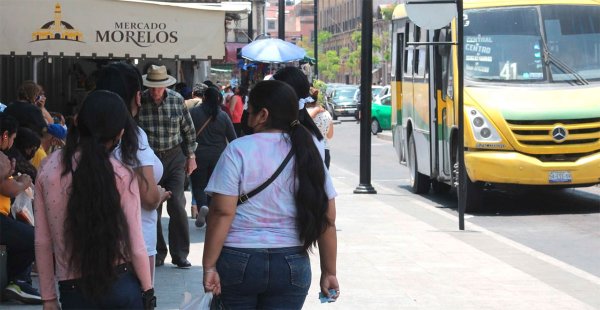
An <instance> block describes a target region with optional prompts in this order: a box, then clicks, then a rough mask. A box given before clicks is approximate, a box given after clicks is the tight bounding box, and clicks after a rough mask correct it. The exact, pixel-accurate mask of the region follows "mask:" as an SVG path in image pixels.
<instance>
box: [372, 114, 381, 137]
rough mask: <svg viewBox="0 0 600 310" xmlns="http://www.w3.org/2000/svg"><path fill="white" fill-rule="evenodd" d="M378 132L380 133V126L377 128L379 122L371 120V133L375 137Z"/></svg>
mask: <svg viewBox="0 0 600 310" xmlns="http://www.w3.org/2000/svg"><path fill="white" fill-rule="evenodd" d="M378 132H381V126H379V121H378V120H377V119H376V118H374V119H372V120H371V133H372V134H373V135H374V136H376V135H377V133H378Z"/></svg>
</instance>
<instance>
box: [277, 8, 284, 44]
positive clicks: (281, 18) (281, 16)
mask: <svg viewBox="0 0 600 310" xmlns="http://www.w3.org/2000/svg"><path fill="white" fill-rule="evenodd" d="M277 9H278V11H279V14H278V15H279V16H278V18H277V21H278V22H279V27H278V31H279V35H278V38H280V39H282V40H283V41H285V0H279V6H278V7H277Z"/></svg>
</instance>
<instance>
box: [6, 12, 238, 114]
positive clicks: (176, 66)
mask: <svg viewBox="0 0 600 310" xmlns="http://www.w3.org/2000/svg"><path fill="white" fill-rule="evenodd" d="M249 9H250V2H222V3H210V4H208V3H170V2H169V3H167V2H151V1H138V0H85V1H81V0H59V1H58V2H57V1H56V0H2V1H0V25H1V27H0V42H2V44H0V74H1V75H0V102H4V103H7V102H10V101H13V100H15V99H16V89H17V88H18V86H19V84H20V83H21V82H22V81H24V80H28V79H30V80H35V81H36V82H38V84H40V85H42V86H43V87H44V88H45V92H46V95H47V97H48V108H49V109H50V110H54V111H59V112H63V113H67V114H68V113H69V112H70V110H71V109H72V107H73V106H74V105H76V104H78V103H79V102H80V101H81V99H82V98H83V96H85V93H86V91H87V90H89V88H91V87H93V77H94V74H95V73H94V72H95V71H96V70H97V69H99V68H100V67H101V66H102V65H104V64H106V63H108V62H111V61H118V60H126V61H130V62H131V63H134V64H136V65H137V66H138V68H139V69H140V70H142V69H143V68H144V66H145V65H146V64H147V63H149V62H154V63H162V64H165V65H167V67H168V68H169V70H170V71H171V75H173V76H176V77H177V78H178V80H179V81H185V82H187V83H188V84H193V83H194V79H195V78H199V77H198V76H199V75H198V74H197V73H198V72H195V71H196V70H197V68H199V67H201V66H200V65H199V64H200V63H204V64H205V63H206V62H208V61H207V60H211V59H223V58H224V57H225V45H224V42H225V27H224V20H225V12H226V11H227V12H247V11H248V10H249ZM209 70H210V69H209Z"/></svg>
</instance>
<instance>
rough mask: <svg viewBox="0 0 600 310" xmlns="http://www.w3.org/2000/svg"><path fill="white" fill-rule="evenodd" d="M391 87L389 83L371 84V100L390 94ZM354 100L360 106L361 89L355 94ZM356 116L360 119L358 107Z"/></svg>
mask: <svg viewBox="0 0 600 310" xmlns="http://www.w3.org/2000/svg"><path fill="white" fill-rule="evenodd" d="M390 91H391V88H390V86H389V85H387V86H379V85H373V86H371V101H373V102H374V101H376V100H379V99H380V98H382V97H383V96H386V95H390V94H391V93H390ZM354 101H355V102H356V106H357V107H360V89H359V90H358V91H357V92H356V94H354ZM354 118H356V120H358V109H357V110H356V113H354Z"/></svg>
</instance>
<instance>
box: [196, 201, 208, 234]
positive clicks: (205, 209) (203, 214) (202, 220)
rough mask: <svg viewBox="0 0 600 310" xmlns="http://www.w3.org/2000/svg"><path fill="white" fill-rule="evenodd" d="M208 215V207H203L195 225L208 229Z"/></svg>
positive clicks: (199, 211)
mask: <svg viewBox="0 0 600 310" xmlns="http://www.w3.org/2000/svg"><path fill="white" fill-rule="evenodd" d="M207 214H208V207H207V206H202V207H200V210H198V215H197V216H196V222H195V223H194V224H195V225H196V227H198V228H200V229H202V228H206V215H207Z"/></svg>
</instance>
